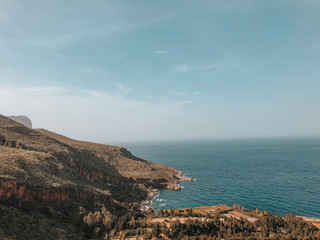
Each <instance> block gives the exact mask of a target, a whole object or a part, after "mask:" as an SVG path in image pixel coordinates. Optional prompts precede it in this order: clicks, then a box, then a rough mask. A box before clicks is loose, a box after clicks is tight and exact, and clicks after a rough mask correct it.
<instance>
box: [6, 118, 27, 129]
mask: <svg viewBox="0 0 320 240" xmlns="http://www.w3.org/2000/svg"><path fill="white" fill-rule="evenodd" d="M8 118H10V119H12V120H13V121H16V122H18V123H21V124H22V125H24V126H26V127H28V128H32V122H31V120H30V118H28V117H27V116H23V115H19V116H8Z"/></svg>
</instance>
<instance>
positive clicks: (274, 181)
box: [124, 138, 320, 218]
mask: <svg viewBox="0 0 320 240" xmlns="http://www.w3.org/2000/svg"><path fill="white" fill-rule="evenodd" d="M124 145H125V147H127V148H128V149H129V150H130V151H131V152H132V153H133V154H134V155H136V156H139V157H142V158H144V159H148V160H151V161H153V162H158V163H162V164H166V165H169V166H173V167H176V168H177V169H179V170H182V171H184V172H187V173H188V174H187V176H190V177H193V178H195V179H196V181H195V182H185V183H182V184H181V185H182V186H183V189H182V190H181V191H170V190H161V191H160V194H159V196H158V197H157V198H156V199H155V201H154V202H153V206H154V207H156V208H157V209H166V208H187V207H195V206H200V205H217V204H228V205H232V204H233V203H237V204H240V205H243V206H245V208H249V209H256V208H259V209H261V210H265V211H269V212H272V213H275V214H278V215H281V216H284V215H285V214H286V213H289V212H291V213H293V214H295V215H303V216H308V217H317V218H320V138H312V139H257V140H223V141H218V140H215V141H193V142H191V141H189V142H158V143H134V144H124Z"/></svg>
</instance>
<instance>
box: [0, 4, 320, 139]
mask: <svg viewBox="0 0 320 240" xmlns="http://www.w3.org/2000/svg"><path fill="white" fill-rule="evenodd" d="M319 11H320V2H319V1H315V0H307V1H298V0H293V1H275V0H274V1H262V0H260V1H259V0H257V1H254V0H245V1H241V4H240V3H239V2H238V1H223V2H222V1H174V2H172V1H161V2H159V1H139V3H137V2H133V1H121V2H119V1H90V2H88V1H84V0H80V1H68V2H66V1H62V0H57V1H51V0H47V1H43V2H39V1H35V0H26V1H15V0H12V1H0V39H1V40H0V64H1V65H0V96H1V101H0V114H3V115H26V116H28V117H30V119H31V120H32V123H33V126H34V128H45V129H48V130H50V131H55V132H58V133H60V134H63V135H66V136H68V137H72V138H76V139H82V140H89V141H96V142H101V143H117V142H119V143H120V142H135V141H139V142H143V141H170V140H173V141H177V140H178V141H179V140H205V139H245V138H270V137H309V136H310V137H317V136H320V124H319V122H320V111H319V110H318V109H319V105H320V94H319V93H320V81H319V77H320V68H319V67H318V65H319V56H320V44H319V40H320V29H319V27H318V26H319V23H320V14H319Z"/></svg>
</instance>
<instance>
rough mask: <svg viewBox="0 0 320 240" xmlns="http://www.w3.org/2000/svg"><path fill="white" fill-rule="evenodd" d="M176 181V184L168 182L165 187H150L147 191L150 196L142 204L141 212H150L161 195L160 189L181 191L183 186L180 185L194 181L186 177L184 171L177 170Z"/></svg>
mask: <svg viewBox="0 0 320 240" xmlns="http://www.w3.org/2000/svg"><path fill="white" fill-rule="evenodd" d="M176 171H177V172H176V175H175V178H176V181H174V182H167V183H166V185H164V186H163V187H160V188H159V187H150V188H148V189H147V192H148V195H147V197H146V199H145V200H143V201H142V202H141V207H140V209H141V210H145V211H146V210H148V209H149V208H150V206H151V204H152V201H153V200H154V199H155V198H156V197H157V196H158V195H159V190H160V189H168V190H174V191H180V190H181V186H180V185H179V184H180V183H182V182H193V181H194V179H193V178H191V177H186V176H185V175H186V174H187V173H185V172H183V171H179V170H176Z"/></svg>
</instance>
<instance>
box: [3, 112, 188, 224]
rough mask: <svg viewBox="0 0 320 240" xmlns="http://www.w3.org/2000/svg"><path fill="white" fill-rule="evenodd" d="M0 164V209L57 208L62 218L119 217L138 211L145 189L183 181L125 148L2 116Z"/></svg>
mask: <svg viewBox="0 0 320 240" xmlns="http://www.w3.org/2000/svg"><path fill="white" fill-rule="evenodd" d="M0 163H1V164H0V202H1V205H0V206H2V207H8V205H10V206H11V207H14V208H15V209H16V210H17V211H20V210H21V209H20V207H19V206H21V205H28V206H29V207H30V208H32V209H33V208H34V207H40V208H44V209H51V208H57V209H56V211H55V212H57V211H58V212H60V211H61V208H62V209H64V211H65V214H66V215H65V217H66V218H69V217H70V216H69V215H70V214H71V215H72V214H76V213H77V211H78V210H77V209H79V207H81V208H86V209H87V210H90V209H91V210H90V211H95V210H97V209H101V208H105V209H106V211H108V212H110V214H111V215H112V216H117V215H122V214H125V213H126V212H128V211H130V208H132V207H134V208H139V207H140V205H141V202H142V201H143V200H145V199H146V198H147V197H148V193H149V192H150V189H155V188H171V187H172V185H174V186H177V184H178V183H179V182H180V181H181V180H182V179H181V172H179V171H178V170H176V169H174V168H172V167H168V166H165V165H162V164H156V163H152V162H150V161H147V160H144V159H141V158H138V157H135V156H134V155H132V154H131V152H130V151H128V150H127V149H125V148H122V147H118V146H111V145H104V144H96V143H90V142H84V141H77V140H73V139H71V138H68V137H65V136H62V135H59V134H56V133H53V132H50V131H48V130H44V129H30V128H28V127H26V126H24V125H22V124H21V123H18V122H15V121H14V120H12V119H10V118H8V117H5V116H3V115H0ZM149 197H150V196H149ZM30 204H31V205H30ZM58 209H59V210H58ZM0 210H1V208H0ZM46 211H47V210H46ZM67 216H69V217H67ZM42 217H43V216H42ZM44 218H45V217H44ZM49 220H50V218H49ZM49 220H48V221H49ZM50 221H54V220H52V219H51V220H50ZM71 222H72V221H71ZM71 222H70V219H69V222H68V221H67V226H69V227H70V226H72V224H71ZM70 228H71V227H70ZM64 230H66V229H64Z"/></svg>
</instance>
